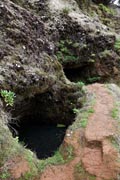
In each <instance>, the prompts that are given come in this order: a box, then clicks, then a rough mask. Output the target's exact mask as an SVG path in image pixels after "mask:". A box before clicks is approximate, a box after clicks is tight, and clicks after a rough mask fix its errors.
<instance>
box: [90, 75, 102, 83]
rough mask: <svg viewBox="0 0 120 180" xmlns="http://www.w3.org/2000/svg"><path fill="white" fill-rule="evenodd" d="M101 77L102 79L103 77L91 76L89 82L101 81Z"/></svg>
mask: <svg viewBox="0 0 120 180" xmlns="http://www.w3.org/2000/svg"><path fill="white" fill-rule="evenodd" d="M100 79H101V77H99V76H96V77H90V78H88V79H87V80H88V82H89V83H93V82H96V81H99V80H100Z"/></svg>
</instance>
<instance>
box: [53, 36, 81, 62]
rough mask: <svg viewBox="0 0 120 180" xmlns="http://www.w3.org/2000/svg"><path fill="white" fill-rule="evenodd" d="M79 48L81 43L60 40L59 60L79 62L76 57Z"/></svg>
mask: <svg viewBox="0 0 120 180" xmlns="http://www.w3.org/2000/svg"><path fill="white" fill-rule="evenodd" d="M78 48H79V43H74V42H73V41H71V40H69V39H66V40H60V42H59V44H58V49H59V50H58V51H57V54H56V55H57V58H58V60H59V61H62V62H63V61H64V62H69V61H77V60H78V59H79V58H78V56H77V55H76V52H77V49H78Z"/></svg>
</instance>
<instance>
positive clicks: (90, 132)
mask: <svg viewBox="0 0 120 180" xmlns="http://www.w3.org/2000/svg"><path fill="white" fill-rule="evenodd" d="M87 89H88V91H89V92H92V93H95V95H96V103H95V106H94V111H95V112H94V113H93V115H92V116H90V117H89V121H88V124H87V127H86V129H85V130H84V131H85V132H84V138H85V139H86V140H85V144H84V146H83V145H81V144H82V142H80V137H81V133H82V131H81V130H80V129H78V130H77V131H75V132H74V133H73V135H72V136H71V137H66V138H65V143H68V144H71V145H72V146H73V147H74V155H75V157H74V159H73V160H72V161H70V162H69V163H67V164H64V165H59V166H51V167H48V168H47V169H46V170H45V171H44V173H43V174H42V176H41V177H40V180H76V178H75V166H76V165H77V164H78V163H80V162H82V166H83V167H84V169H85V171H87V172H88V173H89V174H91V175H95V176H96V180H102V179H115V178H116V175H117V171H118V169H119V168H118V163H117V161H116V158H117V156H118V154H117V151H116V149H115V148H114V147H113V146H112V144H111V143H110V140H109V138H110V137H112V136H113V135H114V134H115V131H116V128H115V127H116V126H115V120H114V119H113V118H112V117H111V111H112V109H113V107H114V100H113V97H112V95H111V94H110V93H109V91H108V90H107V88H105V86H104V85H101V84H93V85H90V86H88V87H87ZM79 173H80V172H79ZM79 173H78V177H80V178H78V179H79V180H90V178H89V177H87V178H86V175H85V174H84V173H83V172H82V174H79ZM81 175H83V176H82V177H81Z"/></svg>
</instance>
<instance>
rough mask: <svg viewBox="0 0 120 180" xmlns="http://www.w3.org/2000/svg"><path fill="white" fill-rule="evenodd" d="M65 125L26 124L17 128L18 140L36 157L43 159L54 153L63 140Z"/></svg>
mask: <svg viewBox="0 0 120 180" xmlns="http://www.w3.org/2000/svg"><path fill="white" fill-rule="evenodd" d="M66 128H67V127H59V125H40V124H28V125H27V126H23V125H21V126H20V128H19V131H18V132H19V141H20V142H23V143H24V144H25V146H26V148H28V149H30V150H31V151H33V152H35V153H36V155H37V158H39V159H45V158H48V157H51V156H53V155H54V153H55V151H57V150H58V148H59V147H60V145H61V144H62V142H63V139H64V136H65V132H66Z"/></svg>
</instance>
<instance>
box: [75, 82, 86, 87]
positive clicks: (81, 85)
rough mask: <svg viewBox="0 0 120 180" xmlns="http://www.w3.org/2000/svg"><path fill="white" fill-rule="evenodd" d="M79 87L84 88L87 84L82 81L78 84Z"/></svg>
mask: <svg viewBox="0 0 120 180" xmlns="http://www.w3.org/2000/svg"><path fill="white" fill-rule="evenodd" d="M77 85H79V86H80V87H83V86H85V83H84V82H82V81H79V82H77Z"/></svg>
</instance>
